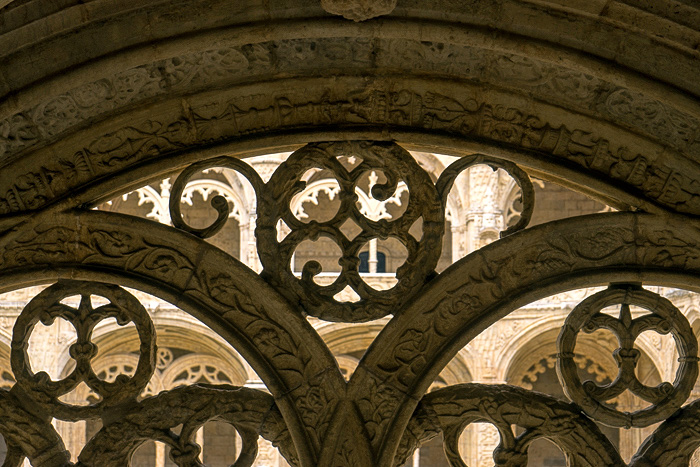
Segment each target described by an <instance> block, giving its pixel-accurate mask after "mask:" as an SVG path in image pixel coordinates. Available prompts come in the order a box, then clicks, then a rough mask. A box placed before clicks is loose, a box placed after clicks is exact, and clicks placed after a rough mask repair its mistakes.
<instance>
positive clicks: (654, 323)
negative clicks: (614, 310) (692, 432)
mask: <svg viewBox="0 0 700 467" xmlns="http://www.w3.org/2000/svg"><path fill="white" fill-rule="evenodd" d="M613 305H620V313H619V317H618V318H615V317H614V316H611V315H609V314H606V313H602V312H601V310H603V309H604V308H607V307H610V306H613ZM630 306H637V307H640V308H643V309H645V310H648V311H650V312H651V313H648V314H644V315H641V316H639V317H637V318H634V319H633V318H632V313H631V311H630ZM598 329H608V330H609V331H611V332H612V333H613V334H615V336H616V337H617V339H618V341H619V344H620V347H619V348H618V349H616V350H615V351H614V352H613V356H614V358H615V361H616V363H617V365H618V368H619V371H618V375H617V377H616V378H615V380H614V381H612V382H611V383H610V384H607V385H605V386H598V385H597V384H596V383H594V382H593V381H585V382H583V383H581V380H580V378H579V375H578V369H577V365H576V363H575V362H574V348H575V346H576V339H577V336H578V333H579V332H580V331H583V332H586V333H592V332H594V331H596V330H598ZM645 331H655V332H657V333H659V334H668V333H671V335H672V336H673V338H674V341H675V342H676V348H677V350H678V354H679V358H678V362H679V366H678V370H677V372H676V379H675V381H674V383H673V384H671V383H668V382H663V383H661V384H659V385H658V386H656V387H650V386H646V385H645V384H643V383H642V382H640V381H639V379H638V378H637V375H636V367H637V363H638V360H639V357H640V355H641V354H640V351H639V350H638V349H636V348H635V347H634V342H635V340H636V339H637V337H639V335H640V334H642V333H643V332H645ZM557 349H558V356H557V357H558V358H557V374H558V376H559V381H560V382H561V384H562V386H563V387H564V391H565V392H566V394H567V396H568V397H569V398H570V399H571V400H572V401H574V402H575V403H577V404H579V405H580V406H581V408H582V409H583V410H584V412H586V414H588V415H589V416H590V417H591V418H593V419H595V420H598V421H600V422H602V423H604V424H606V425H610V426H617V427H626V428H629V427H645V426H649V425H651V424H653V423H656V422H660V421H662V420H665V419H666V418H668V417H669V416H670V415H671V414H673V413H674V412H675V411H676V410H678V408H680V407H681V405H682V404H683V403H684V402H685V401H686V400H687V398H688V396H689V395H690V392H691V390H692V388H693V386H694V384H695V380H696V379H697V376H698V358H697V353H698V344H697V339H696V338H695V335H694V334H693V331H692V329H691V327H690V324H689V323H688V320H687V319H686V318H685V316H683V314H682V313H681V312H680V310H678V308H676V307H675V306H674V305H673V304H672V303H671V302H670V301H668V300H667V299H665V298H663V297H661V296H660V295H658V294H655V293H653V292H650V291H648V290H645V289H642V288H641V287H637V286H616V287H610V288H608V289H607V290H604V291H602V292H598V293H596V294H595V295H592V296H591V297H589V298H587V299H586V300H584V301H583V302H581V303H580V304H579V305H578V306H576V308H574V310H573V311H572V312H571V314H570V315H569V317H568V318H567V319H566V322H565V323H564V326H563V327H562V330H561V332H560V334H559V338H558V339H557ZM626 390H629V391H631V392H632V393H633V394H635V395H637V396H639V397H640V398H642V399H643V400H645V401H647V402H650V403H651V405H650V406H649V407H647V408H644V409H641V410H638V411H635V412H623V411H619V410H615V409H614V408H612V407H611V406H610V405H609V404H606V403H605V402H606V401H611V400H612V399H614V398H616V397H617V396H619V395H620V394H622V393H623V392H625V391H626Z"/></svg>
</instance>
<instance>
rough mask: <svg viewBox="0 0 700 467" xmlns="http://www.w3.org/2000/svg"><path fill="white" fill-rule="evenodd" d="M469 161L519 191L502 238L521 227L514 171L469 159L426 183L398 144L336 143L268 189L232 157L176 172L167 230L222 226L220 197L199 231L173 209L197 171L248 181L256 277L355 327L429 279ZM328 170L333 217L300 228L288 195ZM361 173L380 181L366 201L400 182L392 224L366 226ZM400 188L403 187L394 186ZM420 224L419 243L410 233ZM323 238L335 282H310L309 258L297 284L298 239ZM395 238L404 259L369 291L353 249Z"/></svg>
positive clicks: (306, 155) (302, 160) (293, 160)
mask: <svg viewBox="0 0 700 467" xmlns="http://www.w3.org/2000/svg"><path fill="white" fill-rule="evenodd" d="M341 157H354V158H357V159H359V160H360V161H361V162H359V164H358V165H356V166H354V167H351V168H348V167H346V166H345V165H343V164H342V163H341V162H340V160H339V158H341ZM477 164H485V165H489V166H490V167H492V168H493V169H494V170H496V169H504V170H505V171H506V172H508V173H509V174H510V175H511V176H512V177H513V178H515V180H516V183H517V184H518V185H519V186H520V188H521V192H522V199H523V206H524V207H523V212H522V214H521V219H520V221H519V222H518V223H517V224H516V225H514V226H512V227H510V228H509V229H507V230H506V231H504V232H502V234H501V235H502V236H505V235H510V234H512V233H514V232H516V231H518V230H521V229H523V228H525V227H526V226H527V224H528V222H529V220H530V218H531V216H532V211H533V209H534V190H533V187H532V183H531V182H530V179H529V177H528V175H527V174H526V173H525V172H524V171H523V170H522V169H520V168H519V167H517V166H516V165H514V164H512V163H510V162H508V161H503V160H500V159H496V158H493V157H489V156H484V155H475V156H468V157H464V158H462V159H460V160H459V161H458V162H455V163H454V164H452V165H451V166H449V167H448V168H447V169H446V170H445V171H444V172H443V174H442V175H441V176H440V178H439V180H438V181H437V183H433V182H432V180H431V179H430V176H429V175H428V174H427V172H426V171H424V170H423V169H422V168H421V167H420V166H419V165H418V163H417V162H416V160H415V159H414V158H413V157H412V156H411V155H410V154H409V153H408V152H407V151H406V150H405V149H403V148H402V147H401V146H399V145H398V144H396V143H391V142H377V141H345V142H326V143H311V144H308V145H306V146H304V147H303V148H301V149H299V150H297V151H295V152H294V153H292V155H291V156H289V158H288V159H287V160H286V162H284V163H282V164H281V165H280V166H279V167H278V168H277V170H275V172H274V173H273V175H272V177H271V178H270V180H269V181H268V182H267V183H264V182H263V181H262V179H261V177H260V176H259V175H258V174H257V173H256V172H255V170H253V168H252V167H251V166H249V165H247V164H246V163H245V162H242V161H240V160H238V159H235V158H232V157H218V158H214V159H209V160H206V161H202V162H199V163H197V164H194V165H192V166H190V167H188V168H187V169H186V170H184V171H183V172H182V174H181V175H180V176H179V177H178V179H177V180H176V182H175V183H174V185H173V190H172V196H171V198H170V211H171V217H172V220H173V225H174V226H175V227H177V228H180V229H182V230H185V231H187V232H190V233H192V234H194V235H197V236H199V237H201V238H207V237H210V236H212V235H214V234H215V233H216V232H218V231H220V230H221V228H222V227H223V225H224V223H225V222H226V220H227V219H228V216H229V211H228V205H227V203H226V202H225V200H224V199H223V198H221V197H214V198H213V199H212V201H211V204H212V207H213V208H214V209H215V210H216V211H217V219H216V220H215V221H214V222H213V223H212V224H211V225H210V226H208V227H205V228H194V227H191V226H189V225H187V223H186V222H185V221H184V219H183V218H182V214H181V212H180V201H179V200H180V198H181V196H182V193H183V192H184V190H185V186H186V185H187V183H188V180H190V179H191V178H192V177H193V176H194V175H195V174H196V173H198V172H201V171H202V170H205V169H208V168H212V167H223V168H228V169H232V170H235V171H237V172H238V173H240V174H241V175H243V176H244V177H245V178H247V179H248V180H249V181H250V183H251V185H252V187H253V190H254V192H255V194H256V196H257V216H258V219H257V225H256V229H255V234H256V238H257V250H258V254H259V256H260V261H261V263H262V266H263V272H262V274H261V276H262V277H263V278H264V279H266V280H267V282H268V283H269V284H271V285H272V286H273V287H275V288H276V289H277V290H278V291H279V292H280V293H281V294H282V295H284V296H285V297H286V298H288V299H289V300H290V301H291V302H294V303H297V302H298V303H300V304H301V305H302V308H303V311H304V312H305V313H306V314H309V315H311V316H315V317H318V318H321V319H325V320H329V321H341V322H350V323H352V322H364V321H369V320H373V319H378V318H382V317H384V316H386V315H388V314H394V313H396V312H398V310H400V309H401V308H402V307H403V305H404V304H406V303H407V302H408V301H409V300H410V299H411V297H412V296H413V294H414V293H415V291H416V290H418V289H419V288H420V286H421V285H423V284H425V283H426V282H428V281H429V280H430V279H431V278H432V277H433V276H434V275H435V267H436V265H437V262H438V260H439V259H440V254H441V250H442V239H443V234H444V229H445V211H446V209H447V196H448V193H449V191H450V188H451V187H452V184H453V182H454V180H455V178H456V177H457V176H458V175H459V174H460V173H461V172H463V171H464V170H466V169H468V168H469V167H472V166H474V165H477ZM314 169H316V170H323V171H327V172H330V173H331V174H332V176H333V177H334V178H335V179H336V180H337V183H338V193H337V194H334V196H337V197H338V199H339V201H340V207H339V209H338V211H337V213H336V214H335V215H334V216H333V217H332V218H331V219H328V220H325V221H316V220H311V221H309V222H303V221H302V220H300V219H299V218H298V217H297V216H295V215H294V213H293V212H292V210H291V208H290V205H291V204H292V202H293V198H294V196H295V195H296V194H298V193H300V192H302V191H303V190H304V188H305V187H306V185H307V183H306V182H305V181H303V180H302V178H303V177H304V175H305V174H306V173H307V171H309V170H314ZM367 172H381V173H383V174H384V176H385V177H386V182H385V183H380V184H374V185H372V186H371V190H370V192H371V195H372V197H373V198H374V199H375V200H379V201H385V200H387V199H389V198H390V197H391V196H392V195H393V194H394V193H395V191H396V190H397V187H398V185H399V182H403V183H405V187H407V191H408V195H409V197H408V203H407V207H406V210H405V211H404V212H403V214H401V215H400V216H399V217H398V218H395V219H390V220H388V219H370V218H368V217H367V216H365V215H363V213H362V212H361V210H360V208H359V207H358V205H357V201H358V197H357V193H356V189H357V187H358V183H359V182H360V180H361V178H362V177H363V176H364V175H365V174H366V173H367ZM402 186H403V185H402ZM349 220H350V221H353V222H354V223H355V224H356V225H357V226H359V228H360V229H361V232H360V233H359V234H358V235H356V236H354V237H352V238H348V237H347V236H346V235H345V234H344V233H343V231H342V230H341V227H342V226H343V225H344V224H345V223H346V222H347V221H349ZM280 223H284V225H286V227H287V228H288V229H289V231H290V232H289V233H288V235H286V236H285V237H284V238H283V239H281V240H280V238H279V237H280V236H279V232H278V226H279V225H280ZM417 223H420V225H421V228H422V234H421V235H420V238H416V237H414V236H413V235H412V234H410V233H409V229H411V227H412V226H414V225H415V224H417ZM320 237H325V238H327V239H330V240H331V241H333V242H334V243H335V244H336V245H338V247H339V248H340V250H341V258H340V259H339V261H338V264H339V265H340V267H341V271H340V273H339V275H338V277H337V278H336V279H335V281H334V282H333V283H331V284H328V285H319V284H317V283H316V282H315V281H314V277H315V276H316V275H318V274H319V273H320V272H321V271H322V268H321V265H320V263H318V262H317V261H309V262H307V263H306V264H305V265H304V266H303V268H302V273H301V277H300V278H298V277H297V276H296V275H295V274H294V273H293V272H292V269H291V263H292V260H293V255H294V253H295V250H296V248H297V247H298V246H299V245H300V244H301V243H302V242H303V241H305V240H312V241H313V240H317V239H318V238H320ZM387 238H392V239H396V240H398V241H399V242H400V243H401V244H402V245H403V246H404V247H405V248H406V251H407V258H406V261H405V262H404V264H403V265H401V266H400V267H399V268H398V269H397V271H396V279H397V283H396V285H394V286H393V287H392V288H390V289H388V290H376V289H374V288H372V287H371V286H370V285H368V284H367V283H366V282H365V281H364V280H363V279H362V278H361V277H360V273H359V263H360V260H359V253H360V250H361V249H362V248H363V246H364V245H366V244H367V243H368V242H369V241H370V240H372V239H382V240H385V239H387ZM347 287H350V288H351V289H352V290H353V291H354V292H355V293H356V294H357V295H358V296H359V300H357V301H355V302H342V301H338V300H337V299H336V298H335V297H336V296H337V295H338V294H339V293H340V292H341V291H343V290H344V289H346V288H347Z"/></svg>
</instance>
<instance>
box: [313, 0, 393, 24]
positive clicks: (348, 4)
mask: <svg viewBox="0 0 700 467" xmlns="http://www.w3.org/2000/svg"><path fill="white" fill-rule="evenodd" d="M396 2H397V0H321V6H322V7H323V9H324V10H326V11H327V12H328V13H332V14H334V15H341V16H343V17H345V18H347V19H351V20H353V21H365V20H368V19H372V18H376V17H377V16H382V15H388V14H389V13H391V12H392V11H394V8H396Z"/></svg>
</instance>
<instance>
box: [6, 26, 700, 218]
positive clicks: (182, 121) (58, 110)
mask: <svg viewBox="0 0 700 467" xmlns="http://www.w3.org/2000/svg"><path fill="white" fill-rule="evenodd" d="M371 47H372V43H371V42H370V41H367V40H364V39H357V38H325V39H318V40H317V41H315V42H312V43H308V42H304V41H303V40H301V39H290V40H285V41H276V42H262V43H258V44H253V45H246V46H231V47H226V48H222V49H212V50H206V51H202V52H198V53H192V54H189V55H183V56H179V57H173V58H169V59H164V60H161V61H158V62H154V63H152V64H149V65H143V66H141V67H137V68H134V69H132V70H128V71H124V72H121V73H118V74H116V75H114V76H112V77H105V78H103V79H102V80H100V81H98V82H95V83H89V84H86V85H85V88H84V89H83V88H78V89H74V90H71V91H68V92H67V93H66V94H64V95H61V96H58V97H55V98H53V100H52V101H50V102H45V103H42V104H39V105H38V106H36V107H35V108H33V109H29V110H25V111H23V112H21V113H18V114H16V115H14V116H10V117H8V118H7V119H6V120H5V121H3V122H2V123H0V129H2V131H0V150H1V151H2V152H4V153H5V156H10V155H12V154H16V153H19V152H22V151H25V150H27V151H28V150H33V149H34V148H39V147H40V146H41V145H42V144H45V143H49V142H51V141H53V140H55V139H56V138H58V137H61V136H65V135H66V134H67V132H68V131H69V130H70V129H71V128H73V127H76V128H78V127H80V125H81V124H83V123H84V122H86V121H94V120H96V119H98V120H99V118H100V117H101V116H106V115H108V114H109V112H113V111H117V110H118V109H119V108H120V107H121V106H122V105H134V104H135V103H136V102H139V101H141V100H143V99H150V98H153V97H155V96H162V95H165V94H167V93H172V92H178V91H179V90H182V91H183V92H184V91H185V90H192V89H197V90H204V89H208V87H210V86H212V85H213V84H214V83H218V84H219V85H221V84H223V83H227V82H236V81H237V80H240V79H242V78H243V77H245V76H256V75H257V74H260V73H263V72H273V71H276V70H278V71H281V70H283V69H284V67H286V66H292V67H297V68H298V67H304V66H312V65H311V64H313V66H323V65H322V64H323V63H325V62H328V66H331V65H333V66H340V64H339V63H337V62H338V60H340V61H341V63H342V64H343V66H347V67H358V66H360V67H362V66H367V64H368V63H370V62H371V60H372V59H373V57H374V55H373V54H374V52H373V49H372V48H371ZM378 47H379V49H380V50H382V52H380V53H379V54H378V55H377V56H376V57H375V58H377V57H378V59H379V60H380V62H379V64H380V65H381V66H387V67H390V68H393V67H395V66H398V65H399V63H395V62H397V61H399V62H401V60H404V61H405V60H408V58H410V57H414V56H419V57H421V60H418V61H412V62H411V63H412V68H413V69H415V67H419V68H426V70H425V71H434V72H439V73H444V67H445V66H448V67H453V69H452V70H451V71H450V73H453V74H456V75H460V76H463V75H464V77H466V78H467V79H471V80H482V79H486V80H487V81H490V82H494V83H497V82H500V81H503V80H506V81H507V82H508V83H510V84H511V85H516V84H517V86H520V87H523V88H525V89H527V92H528V93H530V92H535V91H536V92H539V93H541V95H542V96H543V98H545V97H546V98H547V99H548V100H550V101H551V100H554V101H556V102H554V104H555V105H561V104H563V103H568V105H571V106H573V107H575V108H577V111H580V112H583V113H584V114H588V115H591V116H592V117H595V118H600V119H603V120H606V119H607V120H614V121H616V122H618V124H619V123H620V122H622V123H624V124H625V126H626V127H627V128H629V129H631V130H633V131H636V132H641V133H643V134H646V135H648V137H649V138H651V139H652V140H656V141H659V142H661V144H662V145H664V146H668V147H670V148H674V149H675V150H676V151H678V152H680V153H686V154H693V153H696V152H697V151H698V147H699V145H700V142H699V141H700V134H698V131H697V128H698V121H699V120H698V117H697V116H693V115H691V114H689V113H686V112H684V111H681V110H679V109H676V108H673V107H670V106H669V105H668V104H667V103H664V102H661V101H660V100H658V99H655V98H652V97H649V96H646V95H644V94H642V93H641V92H640V91H637V90H632V89H627V88H623V87H621V86H619V85H617V84H613V83H609V82H606V81H604V80H602V79H600V78H595V77H593V76H590V75H587V74H585V73H582V72H578V71H573V70H571V69H568V68H565V67H563V66H562V65H558V64H552V63H550V62H538V61H537V60H536V59H533V58H525V57H522V56H519V55H517V54H506V55H503V56H501V57H496V58H494V57H493V56H492V52H489V51H485V50H482V49H479V48H476V47H471V46H457V45H448V44H440V43H429V42H418V41H410V40H405V39H381V40H380V45H379V46H378ZM402 57H404V58H402ZM446 57H449V58H446ZM401 63H402V62H401ZM270 67H272V69H270ZM482 70H486V74H484V73H482ZM314 87H315V86H314ZM464 94H471V93H464ZM337 95H338V94H337V93H335V92H334V91H333V89H330V88H329V89H326V90H324V91H323V92H322V93H321V94H320V95H319V96H317V97H313V98H311V97H310V96H309V95H308V93H306V92H304V93H294V92H289V93H280V92H277V93H274V94H268V93H267V92H266V91H262V90H261V91H259V92H255V93H253V94H251V95H249V96H243V95H239V97H237V98H236V99H233V100H229V101H228V102H208V103H206V104H203V105H199V104H197V103H196V102H194V101H192V102H190V100H188V101H187V102H184V104H183V105H180V107H181V109H178V112H177V114H178V115H177V116H170V117H167V118H161V119H154V118H151V119H142V120H138V119H137V120H134V121H133V122H132V123H130V124H129V125H128V126H122V127H121V128H114V127H111V128H110V129H109V130H106V131H105V133H103V134H102V136H99V137H97V138H95V137H92V138H93V139H92V141H90V140H88V142H87V143H81V147H80V148H77V147H73V148H71V149H68V150H66V151H62V156H61V157H60V158H58V160H56V161H55V162H53V163H51V164H49V165H43V164H42V163H37V164H36V165H35V166H34V167H32V168H31V170H28V171H26V172H25V173H23V174H20V175H19V176H17V177H14V178H12V179H3V178H2V177H0V213H6V212H17V211H23V210H28V209H36V208H39V207H41V206H43V205H44V204H46V203H47V202H48V201H49V200H51V199H54V198H56V197H58V196H61V195H63V194H65V193H66V192H67V191H68V190H69V189H71V188H74V187H77V186H79V185H81V184H84V183H87V182H88V181H89V180H90V179H92V178H94V177H97V176H103V175H107V174H109V173H113V172H114V171H117V170H119V169H120V168H122V167H125V166H129V165H131V164H134V163H137V162H139V161H142V160H144V159H150V158H153V157H155V156H157V155H160V154H163V153H169V152H175V151H177V150H178V149H181V148H183V147H185V146H188V145H193V144H194V145H199V144H206V143H208V142H211V141H212V140H217V141H222V140H228V139H230V138H237V137H240V136H242V135H251V134H256V133H260V132H263V131H269V130H271V129H273V128H275V129H278V130H282V129H292V128H298V127H299V126H307V125H316V124H362V125H386V124H389V125H396V126H398V127H406V126H409V127H412V128H416V129H422V130H431V131H439V132H448V133H450V134H455V135H460V136H469V137H473V136H476V137H478V138H486V139H488V140H493V141H495V142H497V143H498V144H501V143H505V144H509V145H514V146H516V147H520V148H527V149H532V150H536V151H539V152H541V153H543V154H551V155H555V156H562V157H564V158H566V159H569V160H571V161H573V162H575V163H578V164H581V165H583V166H584V167H586V168H590V169H593V170H594V171H597V172H599V173H602V174H604V175H606V176H608V177H610V178H612V179H616V180H621V181H624V182H626V183H627V184H629V185H630V186H632V187H635V188H637V189H639V190H641V192H643V193H644V194H645V195H646V196H648V197H650V198H651V199H654V200H657V201H658V202H660V203H662V204H666V205H672V206H674V207H676V208H678V209H680V210H682V211H684V212H700V207H699V205H700V203H699V202H698V200H697V196H698V193H697V192H698V190H697V188H696V187H694V186H692V184H691V183H690V179H689V177H688V175H687V172H686V170H679V169H678V164H674V163H673V161H672V160H668V161H664V160H660V159H659V157H660V156H659V155H658V154H656V153H654V152H650V153H642V152H640V151H641V150H640V149H639V148H638V147H629V146H627V145H624V144H614V143H613V142H612V141H613V140H611V139H610V138H609V137H605V136H601V135H597V134H596V133H597V130H596V129H595V125H591V126H589V127H586V126H584V127H581V128H577V127H573V126H571V125H569V124H562V123H561V122H560V121H558V119H557V118H556V117H553V116H551V115H549V114H552V113H551V112H543V113H532V111H531V110H528V109H523V108H518V107H512V106H508V105H504V104H501V103H488V102H484V101H483V100H482V99H479V98H476V99H464V98H458V97H456V95H444V94H440V93H438V92H436V91H434V90H431V91H425V90H418V89H417V88H416V89H411V88H410V87H407V88H406V89H405V90H396V91H391V92H388V91H376V90H374V91H371V90H366V89H365V90H363V89H351V88H348V92H347V93H345V96H346V97H345V98H338V97H334V96H337ZM90 96H91V97H90ZM549 96H556V97H555V98H550V97H549ZM195 100H196V99H195ZM579 107H580V108H579ZM552 115H553V114H552ZM224 128H225V130H224ZM642 144H643V143H640V145H636V146H639V147H641V145H642ZM665 157H666V156H665ZM674 157H676V156H674Z"/></svg>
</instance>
